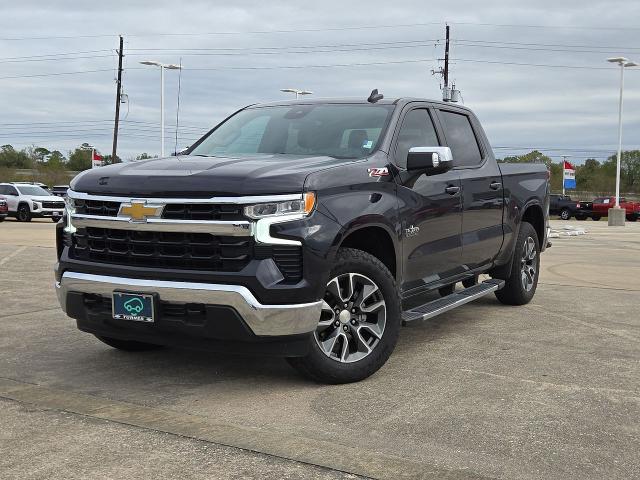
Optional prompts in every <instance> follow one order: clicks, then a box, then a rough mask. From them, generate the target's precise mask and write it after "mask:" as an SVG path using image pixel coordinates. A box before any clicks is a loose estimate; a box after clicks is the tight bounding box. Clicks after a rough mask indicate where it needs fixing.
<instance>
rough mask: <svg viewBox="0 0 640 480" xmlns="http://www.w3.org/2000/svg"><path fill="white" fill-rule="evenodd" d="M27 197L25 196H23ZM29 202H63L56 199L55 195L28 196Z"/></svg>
mask: <svg viewBox="0 0 640 480" xmlns="http://www.w3.org/2000/svg"><path fill="white" fill-rule="evenodd" d="M25 196H27V195H25ZM28 197H29V200H32V201H34V202H64V200H63V199H61V198H60V197H56V196H55V195H47V196H44V195H28Z"/></svg>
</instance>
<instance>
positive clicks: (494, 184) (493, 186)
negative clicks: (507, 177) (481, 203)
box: [489, 182, 502, 190]
mask: <svg viewBox="0 0 640 480" xmlns="http://www.w3.org/2000/svg"><path fill="white" fill-rule="evenodd" d="M500 187H502V184H501V183H500V182H491V184H490V185H489V188H491V190H498V189H499V188H500Z"/></svg>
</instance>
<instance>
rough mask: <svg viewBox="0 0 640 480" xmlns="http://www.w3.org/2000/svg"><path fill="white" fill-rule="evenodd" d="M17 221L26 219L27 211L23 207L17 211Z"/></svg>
mask: <svg viewBox="0 0 640 480" xmlns="http://www.w3.org/2000/svg"><path fill="white" fill-rule="evenodd" d="M18 219H19V220H26V219H27V210H26V209H25V208H24V207H21V208H19V209H18Z"/></svg>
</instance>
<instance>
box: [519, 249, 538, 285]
mask: <svg viewBox="0 0 640 480" xmlns="http://www.w3.org/2000/svg"><path fill="white" fill-rule="evenodd" d="M537 255H538V252H537V251H536V242H535V241H534V240H533V238H531V237H527V239H526V240H525V241H524V245H523V246H522V258H521V259H520V276H521V281H522V288H524V290H525V291H527V292H530V291H531V289H532V288H533V285H534V283H535V279H536V266H537V265H536V256H537Z"/></svg>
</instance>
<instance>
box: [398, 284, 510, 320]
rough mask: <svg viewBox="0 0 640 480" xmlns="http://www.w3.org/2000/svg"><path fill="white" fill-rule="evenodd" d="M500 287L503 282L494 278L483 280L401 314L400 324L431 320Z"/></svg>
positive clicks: (502, 285)
mask: <svg viewBox="0 0 640 480" xmlns="http://www.w3.org/2000/svg"><path fill="white" fill-rule="evenodd" d="M502 287H504V280H498V279H494V278H492V279H490V280H485V281H484V282H482V283H479V284H477V285H474V286H473V287H469V288H465V289H464V290H460V291H459V292H455V293H452V294H451V295H447V296H446V297H442V298H439V299H437V300H433V301H432V302H429V303H425V304H424V305H420V306H419V307H415V308H412V309H411V310H406V311H404V312H402V324H403V325H406V324H407V323H411V322H415V321H418V320H428V319H429V318H433V317H435V316H437V315H440V314H441V313H444V312H448V311H449V310H453V309H454V308H457V307H459V306H461V305H464V304H465V303H469V302H473V301H474V300H476V299H478V298H480V297H484V296H485V295H487V294H489V293H491V292H495V291H496V290H500V289H501V288H502Z"/></svg>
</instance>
